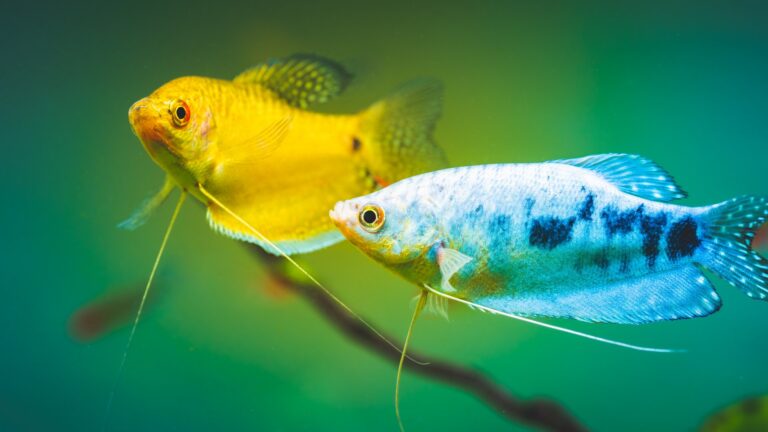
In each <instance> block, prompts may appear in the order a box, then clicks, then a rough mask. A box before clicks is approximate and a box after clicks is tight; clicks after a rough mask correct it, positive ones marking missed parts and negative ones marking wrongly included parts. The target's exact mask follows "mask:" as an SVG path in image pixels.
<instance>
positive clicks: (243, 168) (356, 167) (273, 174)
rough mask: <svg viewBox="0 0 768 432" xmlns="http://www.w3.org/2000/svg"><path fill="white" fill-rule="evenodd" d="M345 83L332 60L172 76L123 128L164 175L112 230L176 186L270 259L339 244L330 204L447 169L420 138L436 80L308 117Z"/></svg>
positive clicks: (139, 217)
mask: <svg viewBox="0 0 768 432" xmlns="http://www.w3.org/2000/svg"><path fill="white" fill-rule="evenodd" d="M349 79H350V74H349V73H347V72H346V71H345V70H344V69H343V68H342V67H341V66H339V65H338V64H336V63H334V62H333V61H330V60H327V59H323V58H320V57H317V56H312V55H295V56H291V57H288V58H285V59H281V60H272V61H269V62H266V63H263V64H260V65H257V66H256V67H254V68H252V69H249V70H247V71H245V72H243V73H242V74H240V75H238V76H237V77H236V78H235V79H234V80H231V81H229V80H221V79H214V78H204V77H184V78H178V79H175V80H173V81H170V82H168V83H166V84H165V85H163V86H162V87H160V88H159V89H157V90H155V91H154V92H153V93H152V94H151V95H149V96H147V97H145V98H143V99H141V100H139V101H138V102H136V103H135V104H134V105H133V106H132V107H131V108H130V110H129V113H128V117H129V120H130V123H131V126H132V127H133V130H134V132H135V133H136V135H137V136H138V137H139V139H140V140H141V142H142V144H143V145H144V148H145V149H146V151H147V152H148V153H149V155H150V156H151V157H152V159H153V160H154V161H155V162H156V163H157V164H158V165H159V166H160V167H161V168H162V169H163V170H165V171H166V172H167V174H168V177H167V179H166V183H165V185H164V186H163V188H162V189H161V191H160V192H158V194H157V195H156V196H154V197H153V198H151V199H150V200H148V201H147V202H146V203H145V204H144V205H143V207H141V208H140V209H139V210H137V212H135V213H134V215H133V216H132V217H131V218H130V219H128V220H127V221H125V222H124V223H123V224H122V226H123V227H126V228H133V227H136V226H138V225H140V224H141V223H143V221H144V220H145V219H146V218H147V217H148V216H149V215H150V214H151V212H152V211H153V210H154V209H155V208H156V207H158V206H159V205H160V204H161V203H162V202H163V201H164V199H165V198H166V197H167V196H168V194H169V193H170V192H171V191H172V190H173V189H174V187H177V186H178V187H180V188H181V189H182V190H185V191H187V192H189V193H190V194H192V195H193V196H194V197H196V198H197V199H198V200H200V201H201V202H202V203H203V204H205V205H206V207H207V209H208V220H209V222H210V224H211V226H212V227H213V228H214V229H215V230H216V231H218V232H221V233H223V234H225V235H228V236H230V237H233V238H236V239H239V240H245V241H249V242H252V243H256V244H258V245H260V246H261V247H263V248H264V249H265V250H267V251H269V252H271V253H274V254H279V253H280V251H284V252H286V253H288V254H295V253H305V252H310V251H313V250H316V249H319V248H323V247H326V246H328V245H330V244H333V243H335V242H337V241H339V240H341V239H343V237H342V235H341V234H340V233H339V232H338V231H337V230H336V229H335V228H334V226H333V223H332V222H331V220H330V219H329V217H328V210H329V209H331V208H332V207H333V205H334V203H336V202H337V201H339V200H344V199H348V198H352V197H356V196H360V195H365V194H367V193H370V192H372V191H374V190H376V189H378V188H380V187H381V186H384V185H387V184H389V183H392V182H394V181H397V180H399V179H402V178H405V177H409V176H412V175H415V174H418V173H422V172H426V171H432V170H435V169H438V168H441V167H444V166H445V165H446V164H447V163H446V160H445V156H444V154H443V152H442V151H441V150H440V149H439V148H438V147H437V146H436V145H435V143H434V141H433V140H432V137H431V134H432V130H433V128H434V125H435V122H436V120H437V118H438V117H439V115H440V110H441V98H442V86H441V85H440V83H438V82H436V81H433V80H426V79H425V80H419V81H414V82H411V83H409V84H406V85H405V86H403V87H402V88H400V89H399V90H398V91H396V92H395V93H394V94H393V95H392V96H390V97H389V98H386V99H384V100H382V101H380V102H377V103H375V104H373V105H372V106H370V107H369V108H367V109H365V110H363V111H362V112H359V113H357V114H351V115H335V114H321V113H317V112H312V111H308V110H307V108H308V107H310V106H313V105H316V104H320V103H323V102H326V101H328V100H330V99H332V98H334V97H336V96H338V95H339V94H340V93H341V92H342V91H343V90H344V88H345V87H346V86H347V84H348V82H349ZM206 191H207V193H206ZM211 195H212V196H213V197H215V199H212V198H211ZM219 204H221V206H220V205H219ZM222 206H225V207H227V208H228V209H229V210H230V211H231V212H230V211H226V209H224V208H222ZM232 213H234V214H236V215H237V216H239V217H240V218H242V220H238V219H237V218H236V217H234V215H233V214H232ZM244 221H245V222H247V224H248V225H250V226H252V227H257V229H258V230H259V231H260V232H261V233H262V234H263V235H264V237H266V238H267V239H269V240H271V242H269V241H265V239H263V238H261V237H256V236H254V230H253V229H250V228H249V227H248V226H246V225H245V224H244V223H243V222H244Z"/></svg>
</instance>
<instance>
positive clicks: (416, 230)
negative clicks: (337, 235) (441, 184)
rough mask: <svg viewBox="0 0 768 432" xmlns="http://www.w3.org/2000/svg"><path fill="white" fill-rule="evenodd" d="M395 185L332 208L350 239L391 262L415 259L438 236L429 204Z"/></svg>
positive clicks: (364, 250) (366, 250)
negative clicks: (397, 188)
mask: <svg viewBox="0 0 768 432" xmlns="http://www.w3.org/2000/svg"><path fill="white" fill-rule="evenodd" d="M396 186H397V185H393V186H390V187H389V188H385V189H383V190H381V191H378V192H374V193H372V194H370V195H366V196H362V197H358V198H354V199H351V200H348V201H340V202H338V203H337V204H336V206H335V207H334V208H333V210H331V211H330V217H331V220H333V223H334V224H335V225H336V227H337V228H338V229H339V230H340V231H341V232H342V234H344V236H345V237H346V238H347V240H349V241H350V242H351V243H352V244H353V245H355V246H356V247H358V248H359V249H360V250H362V251H363V252H365V253H366V254H367V255H369V256H371V257H372V258H373V259H375V260H377V261H380V262H382V263H384V264H388V265H395V264H404V263H408V262H410V261H414V260H416V259H417V258H418V257H420V256H422V255H424V254H425V253H426V252H427V251H429V249H430V248H431V247H432V245H433V244H434V243H435V242H436V241H437V238H438V231H437V228H436V223H435V222H436V221H435V216H434V213H432V212H431V211H430V210H428V208H429V206H428V204H427V203H425V202H423V201H421V200H413V199H412V198H413V197H411V196H409V195H407V194H401V193H397V190H396ZM425 209H426V210H425Z"/></svg>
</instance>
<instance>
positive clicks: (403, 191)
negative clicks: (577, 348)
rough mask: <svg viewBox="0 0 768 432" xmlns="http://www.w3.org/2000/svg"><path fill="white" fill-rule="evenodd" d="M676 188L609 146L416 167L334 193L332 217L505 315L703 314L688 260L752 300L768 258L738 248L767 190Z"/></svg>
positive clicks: (449, 292) (697, 276)
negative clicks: (546, 156)
mask: <svg viewBox="0 0 768 432" xmlns="http://www.w3.org/2000/svg"><path fill="white" fill-rule="evenodd" d="M683 196H684V192H683V191H682V190H681V189H680V188H679V187H678V186H677V185H676V184H675V183H674V181H673V180H672V178H671V177H670V176H669V174H667V173H666V172H665V171H664V170H662V169H661V168H659V167H657V166H656V165H654V164H653V163H651V162H650V161H648V160H646V159H643V158H640V157H637V156H631V155H617V154H610V155H597V156H590V157H586V158H581V159H572V160H563V161H554V162H548V163H540V164H504V165H485V166H475V167H463V168H454V169H447V170H441V171H437V172H433V173H428V174H423V175H419V176H416V177H413V178H409V179H406V180H403V181H401V182H398V183H396V184H394V185H392V186H390V187H387V188H385V189H383V190H381V191H377V192H374V193H372V194H370V195H368V196H365V197H360V198H357V199H354V200H350V201H347V202H342V203H339V204H337V205H336V207H335V208H334V210H333V211H332V212H331V217H332V219H334V221H335V223H336V224H337V226H338V227H339V228H340V230H341V231H342V232H343V233H344V235H345V236H346V237H347V238H348V239H349V240H350V241H351V242H352V243H353V244H355V245H356V246H358V247H359V248H361V249H362V250H363V251H364V252H366V253H368V254H369V255H371V256H372V257H373V258H374V259H377V260H379V261H381V262H383V263H384V264H386V265H387V266H389V267H390V268H392V269H393V270H394V271H396V272H398V273H400V274H401V275H403V276H404V277H405V278H407V279H409V280H411V281H412V282H414V283H416V284H417V285H419V286H426V287H429V288H430V289H434V290H438V291H440V292H442V293H443V294H445V295H446V296H449V297H454V298H457V299H462V300H465V301H468V302H470V303H472V304H476V305H479V306H483V307H485V308H487V309H491V310H496V311H501V312H506V313H512V314H517V315H528V316H550V317H563V318H574V319H579V320H584V321H599V322H615V323H646V322H653V321H660V320H670V319H680V318H691V317H697V316H705V315H708V314H711V313H713V312H715V311H716V310H718V308H719V307H720V305H721V302H720V298H719V296H718V295H717V293H716V292H715V290H714V287H713V286H712V284H711V283H710V281H709V280H708V279H707V278H706V277H705V276H704V274H703V273H702V272H701V270H700V269H699V267H700V266H703V267H707V268H709V269H711V270H712V271H714V272H715V273H717V274H719V275H720V276H722V277H723V278H725V279H726V280H728V281H729V282H731V283H732V284H734V285H736V286H737V287H739V288H740V289H742V290H743V291H744V292H745V293H746V294H748V295H750V296H752V297H754V298H760V299H765V298H766V294H767V293H768V288H767V286H768V271H767V270H768V262H766V260H765V259H764V258H762V257H760V256H759V255H757V254H756V253H754V252H752V251H751V250H749V246H748V244H749V241H750V240H751V237H752V235H753V230H754V229H756V228H757V227H758V226H759V225H760V224H761V223H762V222H763V221H765V218H766V214H768V204H767V202H766V199H765V198H758V197H743V198H737V199H735V200H731V201H727V202H725V203H721V204H717V205H713V206H707V207H695V208H692V207H685V206H680V205H675V204H671V203H669V201H671V200H674V199H677V198H681V197H683ZM366 209H367V210H368V211H371V210H372V211H374V212H377V213H378V214H380V215H383V222H382V225H381V226H380V227H376V229H370V227H366V226H365V224H364V222H366V221H365V218H366V216H365V215H364V213H363V212H364V211H365V210H366ZM369 219H370V220H373V217H370V218H369ZM366 228H368V229H366Z"/></svg>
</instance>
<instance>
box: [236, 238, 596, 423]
mask: <svg viewBox="0 0 768 432" xmlns="http://www.w3.org/2000/svg"><path fill="white" fill-rule="evenodd" d="M247 247H248V248H249V250H250V251H251V252H252V253H253V254H254V255H255V256H256V257H258V259H259V260H261V261H262V262H263V263H264V264H265V265H266V270H267V272H268V273H269V276H270V277H271V278H273V279H274V280H276V281H277V282H279V283H280V284H281V285H282V286H283V287H284V288H285V289H287V290H289V291H291V292H293V293H295V294H297V295H299V296H301V297H302V298H304V299H305V300H307V301H308V302H309V304H310V305H312V307H314V308H315V310H317V311H318V312H319V313H320V315H321V316H322V317H323V318H325V319H326V320H327V321H328V322H329V323H330V324H331V325H333V326H334V327H335V328H336V329H337V330H339V331H340V332H341V333H343V334H344V335H346V336H347V337H348V338H350V339H351V340H352V341H353V342H355V343H356V344H358V345H360V346H362V347H364V348H366V349H368V350H369V351H372V352H374V353H376V354H378V355H379V356H380V357H382V358H385V359H387V360H388V361H390V362H391V363H392V364H393V365H394V366H397V363H398V361H399V360H400V353H399V352H398V351H397V350H396V349H394V348H392V347H391V346H390V345H388V344H387V343H386V342H384V341H383V340H381V338H379V337H378V336H377V335H376V334H375V333H374V332H373V331H371V329H369V328H368V327H366V326H365V325H364V324H362V323H361V322H360V321H359V320H358V319H357V318H355V317H353V316H352V315H350V314H349V313H348V312H347V311H346V310H344V309H343V308H342V307H341V306H339V305H338V303H336V302H335V301H334V300H333V299H331V298H330V297H329V296H328V295H327V294H326V293H325V292H324V291H323V290H321V289H320V288H318V287H317V286H315V285H314V284H311V283H308V282H304V281H302V280H300V279H298V278H295V277H292V276H291V275H290V274H289V272H288V271H286V270H287V267H286V266H285V265H284V264H285V262H284V260H283V258H280V257H277V256H274V255H270V254H268V253H266V252H264V250H263V249H261V248H260V247H258V246H255V245H247ZM387 338H388V339H390V340H393V341H396V339H394V338H391V337H389V336H387ZM395 343H397V341H396V342H395ZM408 356H409V357H410V358H412V359H413V360H415V361H416V362H418V363H416V362H414V361H407V360H406V363H405V368H406V369H408V370H409V371H411V372H414V373H417V374H420V375H422V376H425V377H427V378H430V379H434V380H438V381H442V382H445V383H446V384H450V385H453V386H455V387H458V388H460V389H462V390H464V391H466V392H467V393H471V394H474V395H475V396H476V397H477V398H478V399H480V400H481V401H483V402H484V403H485V404H487V405H488V406H489V407H491V408H492V409H493V410H495V411H496V412H498V413H499V414H500V415H502V416H504V417H506V418H507V419H509V420H512V421H515V422H519V423H523V424H525V425H528V426H532V427H535V428H539V429H543V430H549V431H564V432H572V431H585V430H586V428H585V427H584V426H583V425H581V424H580V423H579V422H578V421H577V420H576V418H574V417H573V416H572V415H571V414H570V413H569V412H568V411H567V410H566V409H565V408H564V407H563V406H562V405H560V404H559V403H557V402H555V401H551V400H546V399H533V400H523V399H521V398H519V397H516V396H514V395H512V394H510V393H509V392H508V391H506V390H505V389H503V388H501V387H500V386H499V385H497V384H496V383H495V382H493V381H492V380H491V379H490V378H488V377H487V376H486V375H484V374H483V373H481V372H479V371H477V370H475V369H471V368H467V367H463V366H460V365H457V364H454V363H450V362H447V361H443V360H440V359H436V358H431V357H426V356H424V355H421V354H419V353H417V352H415V351H414V350H412V349H410V350H409V351H408ZM419 363H423V364H419Z"/></svg>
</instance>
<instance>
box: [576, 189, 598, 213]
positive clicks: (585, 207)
mask: <svg viewBox="0 0 768 432" xmlns="http://www.w3.org/2000/svg"><path fill="white" fill-rule="evenodd" d="M582 189H584V187H583V186H582ZM594 212H595V196H594V195H593V194H589V195H587V198H586V199H585V200H584V203H582V204H581V208H580V209H579V212H578V215H579V219H581V220H583V221H591V220H592V213H594Z"/></svg>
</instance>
